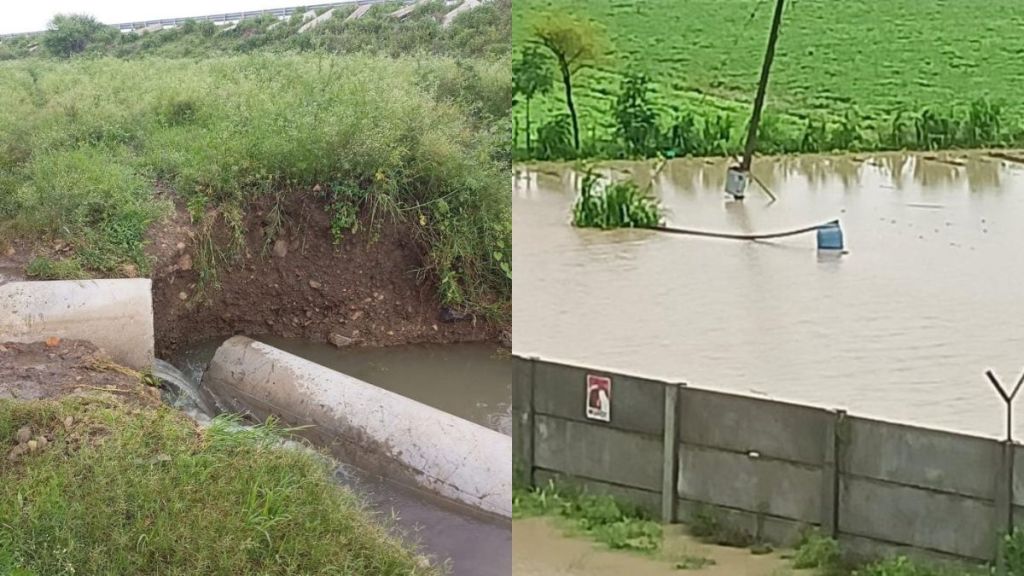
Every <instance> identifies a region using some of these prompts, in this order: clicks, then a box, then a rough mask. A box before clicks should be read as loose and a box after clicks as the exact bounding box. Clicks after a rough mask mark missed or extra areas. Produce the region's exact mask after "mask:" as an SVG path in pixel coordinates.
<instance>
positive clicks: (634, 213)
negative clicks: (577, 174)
mask: <svg viewBox="0 0 1024 576" xmlns="http://www.w3.org/2000/svg"><path fill="white" fill-rule="evenodd" d="M600 184H601V177H600V176H598V175H597V174H596V173H594V172H593V170H591V169H588V170H587V171H586V173H584V174H583V178H582V179H581V180H580V194H579V196H577V197H576V202H575V203H574V204H573V208H572V223H573V226H577V227H580V228H601V229H602V230H611V229H615V228H653V227H656V226H660V225H661V221H662V208H661V206H660V205H659V204H658V201H657V200H656V199H655V198H653V197H651V196H649V195H648V194H647V193H646V192H643V191H641V190H640V188H639V187H638V186H637V185H636V183H634V182H630V181H618V182H610V183H608V184H606V185H605V186H603V187H599V186H600Z"/></svg>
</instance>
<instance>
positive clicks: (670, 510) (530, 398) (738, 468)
mask: <svg viewBox="0 0 1024 576" xmlns="http://www.w3.org/2000/svg"><path fill="white" fill-rule="evenodd" d="M514 361H515V372H516V377H515V383H514V386H513V416H514V422H515V425H514V430H513V443H514V448H513V450H514V458H515V462H516V473H517V481H520V482H525V483H529V484H532V485H534V486H539V485H544V484H546V483H547V482H548V481H556V482H559V483H567V484H572V485H576V486H580V487H583V488H585V489H586V490H587V491H589V492H592V493H597V494H607V495H610V496H613V497H615V498H616V499H619V500H621V501H623V502H625V503H628V504H631V505H634V506H637V507H639V508H642V509H645V510H648V511H650V513H651V515H652V516H653V517H655V518H659V519H661V520H662V521H665V522H677V521H683V522H686V521H691V520H693V519H695V518H696V517H698V516H702V517H703V516H707V515H709V514H710V515H712V516H713V517H714V518H715V520H716V521H718V523H719V524H720V525H722V526H726V527H729V528H732V529H734V530H738V531H740V532H741V533H746V535H747V536H748V537H750V538H753V539H755V540H764V541H768V542H772V543H776V544H781V545H792V544H795V543H796V542H797V541H798V540H799V538H800V537H801V536H802V534H803V533H804V532H805V531H806V530H807V529H808V528H810V527H814V528H817V529H818V530H820V531H821V532H822V533H823V534H825V535H827V536H830V537H833V538H836V539H837V540H839V542H840V544H841V545H842V546H843V549H844V553H846V554H847V555H848V556H849V557H851V558H854V559H859V560H864V559H870V558H876V557H881V556H885V555H890V554H894V553H898V554H907V555H911V556H917V557H921V558H924V559H928V560H936V559H938V560H968V561H988V560H992V559H994V558H995V557H996V555H997V552H998V550H997V549H998V545H999V541H1000V535H1001V534H1005V533H1007V532H1009V531H1010V530H1012V528H1013V526H1015V525H1021V526H1024V466H1021V467H1019V468H1021V469H1020V470H1018V469H1017V467H1015V466H1014V462H1015V461H1021V459H1024V452H1020V451H1021V450H1024V446H1015V445H1014V446H1011V445H1008V444H1006V443H1005V442H1000V441H998V440H994V439H989V438H982V437H976V436H970V435H964V434H956V433H952V432H947V431H942V430H933V429H928V428H921V427H916V426H908V425H904V424H897V423H891V422H884V421H880V420H872V419H867V418H860V417H855V416H850V415H848V414H847V413H846V412H845V411H843V410H827V409H823V408H820V407H812V406H804V405H800V404H793V403H786V402H779V401H774V400H769V399H765V398H753V397H748V396H743V395H737V394H729V393H723V392H718V391H711V390H702V389H697V388H692V387H689V386H686V385H685V384H679V383H671V382H661V381H657V380H651V379H647V378H641V377H637V376H633V375H627V374H617V373H611V372H608V371H604V370H598V369H588V368H585V367H579V366H572V365H569V364H564V363H555V362H547V361H543V360H540V359H536V358H522V357H518V356H517V357H516V358H515V360H514ZM590 376H596V377H598V378H602V379H603V378H607V379H609V380H610V382H611V393H610V398H611V401H610V409H609V411H608V415H609V418H608V420H607V421H604V420H603V419H601V418H593V417H591V416H594V414H591V415H589V416H588V410H587V403H588V398H590V397H589V396H588V384H587V382H588V377H590Z"/></svg>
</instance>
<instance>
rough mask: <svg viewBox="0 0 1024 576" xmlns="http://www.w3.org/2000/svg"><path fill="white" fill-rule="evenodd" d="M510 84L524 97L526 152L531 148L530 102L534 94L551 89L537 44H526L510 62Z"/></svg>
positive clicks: (542, 54)
mask: <svg viewBox="0 0 1024 576" xmlns="http://www.w3.org/2000/svg"><path fill="white" fill-rule="evenodd" d="M512 84H513V87H514V88H515V92H516V94H520V95H522V96H523V98H525V99H526V153H527V154H529V153H530V152H531V150H532V142H531V140H530V133H531V130H532V128H530V102H531V101H532V100H533V98H534V96H539V95H541V94H546V93H548V92H550V91H551V86H552V84H553V81H552V79H551V70H550V68H548V59H547V57H546V56H545V55H544V53H543V52H542V51H541V49H540V48H539V47H538V46H527V47H526V49H525V50H523V52H522V53H521V54H520V55H519V59H518V60H516V61H515V62H513V63H512Z"/></svg>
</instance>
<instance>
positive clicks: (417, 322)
mask: <svg viewBox="0 0 1024 576" xmlns="http://www.w3.org/2000/svg"><path fill="white" fill-rule="evenodd" d="M158 190H160V192H159V194H160V195H162V196H164V197H165V198H171V199H172V200H173V193H172V192H170V191H167V190H164V189H162V188H161V187H159V186H158ZM288 198H289V200H288V201H286V202H282V203H281V205H280V210H279V211H278V212H274V211H273V205H272V204H270V203H269V202H267V203H265V204H264V205H254V206H249V207H248V208H247V216H246V218H245V221H244V223H243V224H244V229H245V230H246V231H247V232H246V234H245V239H244V244H243V245H241V246H238V245H235V246H233V247H232V248H231V249H230V250H229V249H228V247H229V246H232V243H231V240H232V238H231V235H230V234H229V232H228V230H229V227H228V225H227V224H226V223H225V220H224V218H223V215H222V214H218V213H216V212H210V213H209V214H208V215H207V216H208V218H209V219H210V221H211V222H213V225H212V226H209V227H205V228H204V225H203V224H193V223H192V222H191V219H190V217H189V214H188V212H187V210H186V208H185V207H184V205H183V204H182V203H181V202H177V204H176V207H175V210H174V212H173V214H171V215H170V216H169V217H167V218H165V219H164V220H163V221H161V222H159V223H157V224H155V225H154V226H153V227H152V228H151V230H150V232H149V238H148V245H147V249H146V250H147V254H148V255H149V256H150V258H151V259H152V261H153V262H155V264H154V266H153V271H152V274H151V277H152V279H153V308H154V315H155V318H154V321H155V328H156V338H157V342H156V348H157V350H156V351H157V355H158V356H164V357H166V356H168V355H170V354H172V353H173V352H174V351H176V350H178V349H180V348H183V347H186V346H189V345H190V344H193V343H196V342H201V341H204V340H210V339H213V338H217V337H221V336H231V335H235V334H245V335H248V336H258V335H261V334H273V335H276V336H283V337H288V338H303V339H307V340H311V341H318V342H324V341H330V342H334V343H337V344H339V345H353V346H390V345H399V344H411V343H451V342H464V341H481V340H498V341H505V342H508V341H510V340H511V329H510V327H508V326H500V325H497V324H496V323H495V322H491V321H488V320H487V319H485V318H483V317H475V316H473V315H471V314H463V313H462V311H447V310H443V309H442V307H441V306H440V304H439V301H438V298H437V294H436V290H435V283H434V281H433V279H432V278H430V277H429V275H425V274H420V273H418V271H419V270H420V269H422V267H423V264H422V263H423V254H422V248H421V247H420V246H419V245H418V243H417V242H416V241H415V239H414V238H412V236H411V234H410V233H409V227H408V226H406V225H403V224H401V223H394V222H384V221H382V223H381V224H380V225H378V226H370V225H368V222H369V220H370V217H369V215H368V214H364V215H363V218H362V220H363V222H361V224H360V227H359V230H358V232H357V233H354V234H352V233H346V234H345V236H344V239H343V240H342V241H341V242H340V243H338V244H336V243H335V242H334V241H333V238H332V236H331V232H330V220H329V217H328V215H327V213H326V211H325V210H324V209H323V202H322V200H319V199H317V198H316V197H315V196H314V195H313V193H311V192H309V193H301V192H298V193H291V194H289V195H288ZM277 222H279V223H280V226H279V227H277V226H274V225H273V224H274V223H277ZM204 229H205V230H209V231H210V233H209V234H206V235H204V234H203V233H202V230H204ZM271 232H274V235H273V237H270V238H268V236H269V234H270V233H271ZM209 238H212V239H213V241H214V242H213V245H214V246H217V249H218V250H221V251H222V253H224V254H230V256H226V257H225V258H224V259H222V260H221V262H220V263H219V265H218V274H217V278H216V283H217V287H216V288H213V289H205V290H203V289H202V284H201V282H200V277H199V272H198V270H199V269H200V268H201V266H199V261H200V259H201V255H202V253H203V250H204V246H206V247H208V246H210V243H209V242H208V239H209ZM62 249H63V250H67V248H66V247H64V246H61V245H60V243H57V244H55V245H54V246H49V245H39V244H37V245H30V244H28V243H26V242H10V241H8V242H6V243H5V244H4V245H2V246H0V284H3V283H4V282H9V281H15V280H21V279H24V270H25V266H26V265H27V264H28V262H29V261H31V259H32V257H33V256H36V255H45V256H49V257H60V256H61V255H62V252H61V250H62ZM122 272H123V274H121V275H122V276H133V275H135V271H134V270H133V269H132V268H131V267H128V268H126V269H124V270H123V271H122ZM455 317H458V319H457V320H455V319H454V318H455Z"/></svg>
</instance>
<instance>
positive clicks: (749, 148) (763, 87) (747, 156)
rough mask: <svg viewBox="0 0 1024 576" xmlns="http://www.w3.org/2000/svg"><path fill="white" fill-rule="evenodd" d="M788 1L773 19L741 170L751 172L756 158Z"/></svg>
mask: <svg viewBox="0 0 1024 576" xmlns="http://www.w3.org/2000/svg"><path fill="white" fill-rule="evenodd" d="M785 3H786V0H777V2H776V3H775V16H774V18H773V19H772V31H771V33H770V34H769V35H768V50H767V52H765V55H764V64H763V65H762V66H761V81H760V82H759V83H758V85H757V97H756V98H754V112H753V113H752V114H751V115H750V126H749V127H748V129H747V145H746V147H745V148H744V151H743V161H742V162H741V163H740V170H742V171H744V172H749V171H750V163H751V161H752V160H753V158H754V149H755V148H756V147H757V127H758V125H759V124H760V123H761V110H762V109H763V108H764V97H765V93H766V92H767V91H768V73H769V72H770V71H771V69H772V61H774V60H775V44H776V42H778V40H779V28H780V27H781V26H782V8H783V5H784V4H785Z"/></svg>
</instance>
